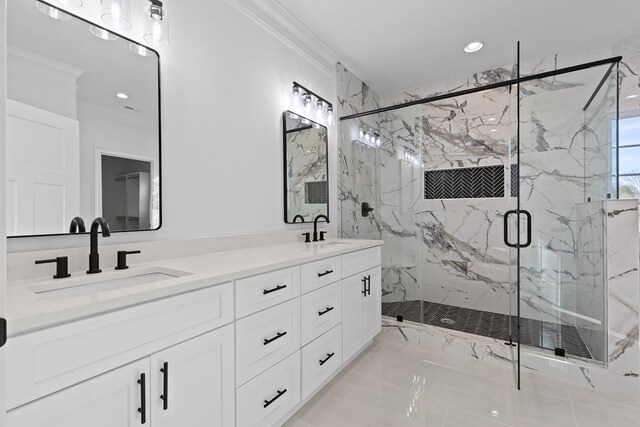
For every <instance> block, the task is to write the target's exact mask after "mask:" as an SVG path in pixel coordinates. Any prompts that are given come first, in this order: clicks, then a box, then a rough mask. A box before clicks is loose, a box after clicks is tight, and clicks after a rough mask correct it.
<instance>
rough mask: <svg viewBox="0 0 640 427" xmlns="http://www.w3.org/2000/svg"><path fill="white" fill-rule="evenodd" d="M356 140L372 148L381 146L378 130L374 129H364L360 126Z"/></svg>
mask: <svg viewBox="0 0 640 427" xmlns="http://www.w3.org/2000/svg"><path fill="white" fill-rule="evenodd" d="M358 142H360V143H362V144H365V145H368V146H369V147H373V148H379V147H381V146H382V138H381V137H380V133H379V132H377V131H374V130H364V129H363V128H360V139H359V140H358Z"/></svg>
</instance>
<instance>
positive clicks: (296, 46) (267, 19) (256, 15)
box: [226, 0, 340, 76]
mask: <svg viewBox="0 0 640 427" xmlns="http://www.w3.org/2000/svg"><path fill="white" fill-rule="evenodd" d="M226 1H227V3H229V4H230V5H231V6H233V7H234V8H235V9H236V10H237V11H239V12H240V13H242V14H243V15H245V16H246V17H248V18H249V19H251V20H252V21H253V22H255V23H256V24H258V25H259V26H260V27H261V28H263V29H264V30H266V31H267V32H268V33H269V34H271V35H272V36H274V37H275V38H277V39H278V40H280V41H281V42H282V43H284V44H285V45H286V46H288V47H289V48H291V49H292V50H294V51H295V52H296V53H298V54H299V55H300V56H302V57H303V58H305V59H306V60H308V61H309V62H311V63H312V64H313V65H315V66H316V67H317V68H319V69H320V70H322V71H323V72H324V73H326V74H327V75H329V76H335V69H336V63H337V62H338V61H339V60H340V55H339V54H338V53H337V52H336V51H334V50H333V49H332V48H331V47H329V46H328V45H327V44H326V43H325V42H324V41H322V39H320V38H319V37H318V36H316V35H315V34H314V33H313V32H311V31H310V30H309V29H308V28H307V27H305V26H304V25H303V24H302V23H301V22H300V21H299V20H298V19H297V18H296V17H295V16H293V15H292V14H291V13H290V12H289V11H288V10H287V9H285V8H284V7H282V5H280V3H278V2H277V1H274V0H269V1H267V0H226Z"/></svg>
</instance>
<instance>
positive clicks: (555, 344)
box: [382, 301, 599, 359]
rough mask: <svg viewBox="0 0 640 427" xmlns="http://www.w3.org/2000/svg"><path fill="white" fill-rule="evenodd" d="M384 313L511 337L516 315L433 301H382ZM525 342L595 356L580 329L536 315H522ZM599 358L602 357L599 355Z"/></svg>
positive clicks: (521, 323)
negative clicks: (532, 317) (534, 318)
mask: <svg viewBox="0 0 640 427" xmlns="http://www.w3.org/2000/svg"><path fill="white" fill-rule="evenodd" d="M382 315H383V316H388V317H393V318H395V317H397V316H402V317H403V318H404V320H408V321H411V322H416V323H424V324H426V325H432V326H438V327H441V328H446V329H452V330H455V331H461V332H467V333H470V334H475V335H481V336H484V337H489V338H495V339H501V340H505V341H509V337H510V336H511V332H510V331H511V330H514V331H515V328H516V324H515V319H511V318H510V317H509V316H508V315H506V314H500V313H492V312H489V311H480V310H473V309H469V308H463V307H456V306H452V305H446V304H439V303H435V302H429V301H400V302H384V303H382ZM520 342H521V343H522V344H523V345H528V346H532V347H539V348H545V349H549V350H553V349H555V348H563V349H564V350H565V351H566V353H567V354H569V355H572V356H578V357H584V358H587V359H593V356H592V355H591V353H590V352H589V349H588V348H587V346H586V344H585V342H584V340H583V339H582V337H581V336H580V333H579V332H578V329H577V328H576V327H575V326H571V325H558V324H554V323H550V322H543V321H540V320H533V319H526V318H522V319H520ZM598 358H599V357H598Z"/></svg>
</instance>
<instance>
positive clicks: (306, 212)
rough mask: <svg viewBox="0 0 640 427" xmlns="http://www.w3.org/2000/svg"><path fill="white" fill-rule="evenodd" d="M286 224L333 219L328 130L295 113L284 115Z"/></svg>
mask: <svg viewBox="0 0 640 427" xmlns="http://www.w3.org/2000/svg"><path fill="white" fill-rule="evenodd" d="M283 125H284V160H285V192H284V193H285V194H284V199H285V200H284V205H285V222H286V223H287V224H292V223H296V222H313V220H314V219H315V217H316V216H318V215H326V216H327V217H328V216H329V184H328V176H329V174H328V162H327V147H328V135H327V128H326V127H324V126H322V125H320V124H318V123H316V122H314V121H311V120H309V119H306V118H304V117H302V116H299V115H297V114H295V113H293V112H291V111H285V112H284V115H283Z"/></svg>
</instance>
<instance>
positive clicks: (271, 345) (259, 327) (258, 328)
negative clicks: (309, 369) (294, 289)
mask: <svg viewBox="0 0 640 427" xmlns="http://www.w3.org/2000/svg"><path fill="white" fill-rule="evenodd" d="M299 348H300V299H299V298H296V299H294V300H292V301H288V302H285V303H283V304H280V305H277V306H275V307H271V308H270V309H268V310H265V311H262V312H260V313H257V314H254V315H253V316H249V317H246V318H244V319H242V320H239V321H237V322H236V387H238V386H240V385H241V384H244V383H246V382H247V381H249V380H250V379H251V378H253V377H255V376H256V375H258V374H259V373H261V372H263V371H265V370H266V369H267V368H269V367H270V366H273V365H275V364H276V363H278V362H279V361H281V360H282V359H284V358H285V357H287V356H289V355H290V354H291V353H293V352H294V351H296V350H298V349H299Z"/></svg>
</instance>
